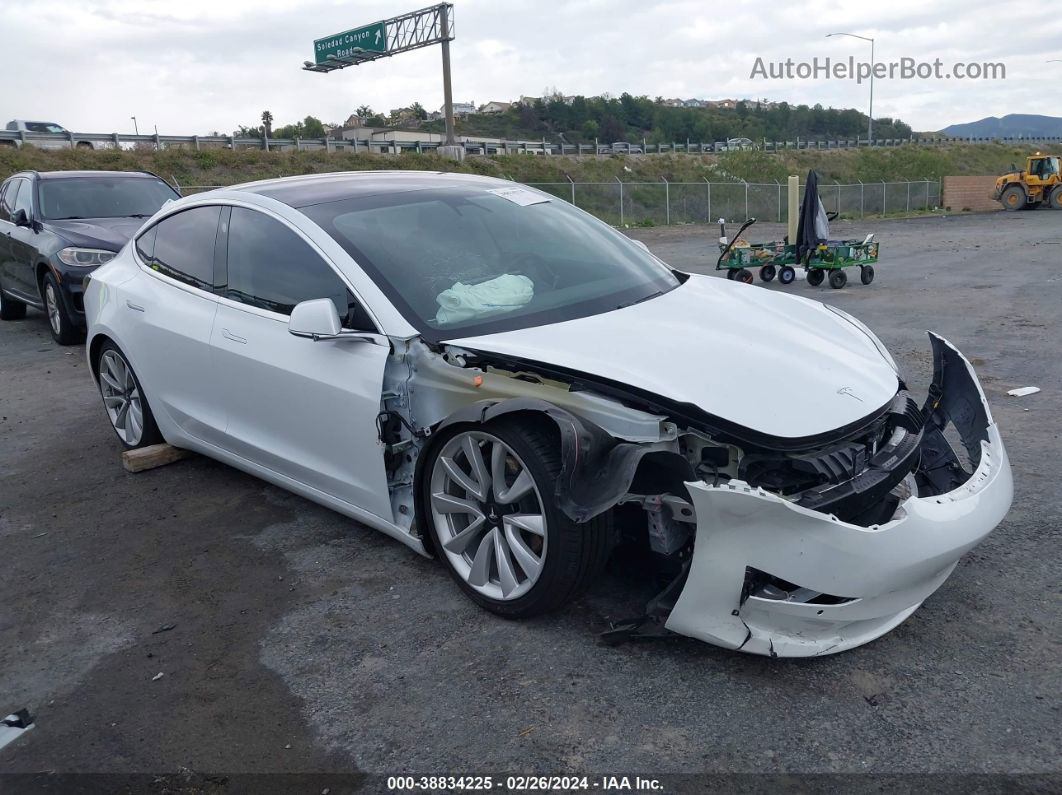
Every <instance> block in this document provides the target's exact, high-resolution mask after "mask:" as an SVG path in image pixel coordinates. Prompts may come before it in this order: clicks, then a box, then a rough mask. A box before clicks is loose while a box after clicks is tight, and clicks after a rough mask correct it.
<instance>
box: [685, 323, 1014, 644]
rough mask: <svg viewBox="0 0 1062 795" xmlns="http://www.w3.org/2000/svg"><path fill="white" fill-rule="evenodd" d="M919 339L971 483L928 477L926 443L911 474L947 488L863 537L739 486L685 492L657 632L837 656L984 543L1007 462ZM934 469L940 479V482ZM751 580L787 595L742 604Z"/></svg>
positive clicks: (980, 403) (981, 407) (692, 486)
mask: <svg viewBox="0 0 1062 795" xmlns="http://www.w3.org/2000/svg"><path fill="white" fill-rule="evenodd" d="M930 336H931V338H932V341H933V349H934V354H935V362H936V365H935V371H936V372H935V376H934V384H933V389H932V390H931V395H932V396H934V397H933V401H934V402H932V406H931V407H930V408H932V409H933V410H935V412H934V413H936V415H937V416H938V417H943V416H947V418H948V420H950V422H951V424H953V425H954V427H955V429H956V431H958V435H959V437H960V438H961V441H962V444H963V446H964V447H965V448H966V450H967V451H968V454H969V456H968V457H969V460H970V462H971V463H972V464H973V465H974V471H973V474H972V475H969V476H967V475H965V474H963V476H962V479H961V482H960V479H958V478H956V477H955V474H954V473H955V472H956V471H958V470H956V469H955V468H954V467H950V468H947V467H941V466H939V465H938V464H939V462H940V460H941V459H940V453H941V451H940V448H939V444H938V445H937V446H936V447H934V446H933V443H932V442H928V443H927V444H926V449H925V451H924V453H923V464H922V466H923V467H925V466H926V465H927V464H926V461H929V462H931V463H932V464H933V465H934V468H933V470H932V471H931V474H930V475H929V477H931V478H934V479H935V480H936V482H937V483H943V482H948V483H949V488H948V490H947V491H942V493H936V494H933V496H911V497H908V498H907V499H906V500H904V501H903V502H901V503H900V505H899V507H898V509H897V510H896V513H895V514H894V516H893V517H892V519H890V520H889V521H888V522H886V523H884V524H881V525H872V526H870V527H861V526H858V525H853V524H848V523H846V522H842V521H840V520H839V519H837V518H836V517H834V516H832V515H827V514H823V513H818V512H816V511H812V510H809V509H807V508H803V507H800V506H798V505H796V504H794V503H793V502H790V501H788V500H786V499H784V498H782V497H779V496H777V495H774V494H771V493H769V492H766V491H763V490H762V489H757V488H753V487H751V486H749V485H747V484H745V483H743V482H741V481H734V480H732V481H730V482H729V483H727V484H724V485H720V486H711V485H708V484H706V483H703V482H692V483H687V484H686V486H687V487H688V489H689V492H690V496H691V498H692V501H693V504H694V507H695V508H696V514H697V529H696V536H695V539H694V548H693V559H692V562H691V565H690V571H689V576H688V578H687V580H686V583H685V585H684V586H683V588H682V592H681V594H680V595H679V598H678V600H677V602H676V603H675V607H674V609H673V610H672V611H671V614H670V616H669V617H668V619H667V622H666V627H667V628H668V629H669V630H671V631H673V632H677V633H679V634H682V635H688V636H690V637H694V638H698V639H700V640H704V641H707V642H709V643H713V644H716V645H719V646H723V647H726V648H731V649H738V650H741V651H745V652H750V653H753V654H765V655H771V656H779V657H810V656H815V655H821V654H833V653H836V652H840V651H844V650H846V649H850V648H853V647H855V646H859V645H862V644H864V643H867V642H869V641H871V640H874V639H875V638H877V637H880V636H881V635H883V634H885V633H886V632H888V631H889V630H890V629H892V628H893V627H895V626H896V625H898V624H899V623H900V622H902V621H903V620H904V619H906V618H907V617H908V616H909V615H911V613H913V612H914V611H915V610H916V609H917V608H918V606H919V605H920V604H921V603H922V602H923V601H924V600H925V599H926V598H927V597H928V596H929V595H930V594H932V593H933V592H934V591H935V590H936V589H937V588H939V587H940V585H941V584H942V583H943V582H944V580H946V579H947V578H948V575H949V574H951V572H952V570H953V569H954V568H955V566H956V564H957V563H958V560H959V558H961V557H962V556H963V555H964V554H965V553H966V552H967V551H968V550H970V549H972V548H973V547H975V546H976V545H977V544H979V543H980V542H981V541H982V540H983V539H984V538H985V536H987V535H988V534H989V533H990V532H992V530H993V529H994V528H995V527H996V525H997V524H999V522H1000V521H1001V520H1002V519H1003V517H1004V516H1005V515H1006V513H1007V510H1008V509H1009V508H1010V503H1011V498H1012V496H1013V480H1012V478H1011V472H1010V463H1009V461H1008V459H1007V453H1006V450H1005V449H1004V447H1003V441H1002V439H1001V438H1000V436H999V429H998V428H997V426H996V424H995V422H994V421H993V419H992V415H991V412H990V410H989V408H988V402H987V401H986V399H985V395H984V392H983V390H982V389H981V386H980V384H979V383H978V381H977V377H976V375H975V374H974V371H973V368H972V367H971V366H970V363H969V362H968V361H967V360H966V359H965V357H963V356H962V354H961V353H959V351H958V350H957V349H955V347H954V346H952V345H951V344H950V343H948V342H947V341H946V340H944V339H942V338H940V337H937V336H935V335H930ZM942 412H943V413H942ZM933 438H934V439H935V440H937V442H939V441H940V440H942V439H943V436H940V435H935V434H934V435H933ZM943 469H948V474H946V475H941V474H940V472H941V471H943ZM921 491H922V493H926V492H928V491H934V489H933V488H931V487H930V488H928V489H927V488H925V487H923V488H922V489H921ZM751 570H756V571H758V572H762V573H765V574H767V575H770V576H771V577H773V578H777V579H778V580H782V581H786V582H788V583H792V584H794V585H796V586H799V588H798V589H796V590H795V591H793V592H792V593H791V594H790V595H789V596H788V597H787V598H765V597H762V596H756V595H750V594H749V593H748V590H747V587H746V578H747V574H748V572H749V571H751Z"/></svg>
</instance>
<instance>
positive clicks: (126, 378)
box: [100, 350, 144, 447]
mask: <svg viewBox="0 0 1062 795" xmlns="http://www.w3.org/2000/svg"><path fill="white" fill-rule="evenodd" d="M100 393H101V394H102V395H103V405H104V406H105V407H106V408H107V416H108V417H110V419H111V425H113V426H114V430H115V432H116V433H117V434H118V438H119V439H121V440H122V441H123V442H125V443H126V444H127V445H129V446H130V447H135V446H136V445H138V444H140V439H141V438H142V437H143V435H144V407H143V404H142V402H141V397H140V389H139V387H137V385H136V379H135V378H134V377H133V370H132V368H130V367H129V364H128V363H127V362H126V361H125V359H123V358H122V357H121V356H119V355H118V353H116V352H115V351H110V350H109V351H104V353H103V356H101V357H100Z"/></svg>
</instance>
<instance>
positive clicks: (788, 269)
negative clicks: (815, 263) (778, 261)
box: [778, 265, 796, 284]
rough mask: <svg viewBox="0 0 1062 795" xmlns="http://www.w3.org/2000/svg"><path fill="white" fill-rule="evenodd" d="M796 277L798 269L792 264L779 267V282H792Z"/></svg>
mask: <svg viewBox="0 0 1062 795" xmlns="http://www.w3.org/2000/svg"><path fill="white" fill-rule="evenodd" d="M794 279H796V271H795V270H793V267H792V266H791V265H783V266H782V267H781V268H780V269H779V271H778V282H779V283H780V284H792V283H793V280H794Z"/></svg>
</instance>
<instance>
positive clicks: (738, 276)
mask: <svg viewBox="0 0 1062 795" xmlns="http://www.w3.org/2000/svg"><path fill="white" fill-rule="evenodd" d="M734 280H735V281H739V282H741V283H742V284H752V283H753V282H754V281H756V278H755V277H754V276H753V275H752V271H750V270H748V269H747V268H742V269H741V270H739V271H738V272H737V273H735V274H734Z"/></svg>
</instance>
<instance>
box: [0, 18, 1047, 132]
mask: <svg viewBox="0 0 1062 795" xmlns="http://www.w3.org/2000/svg"><path fill="white" fill-rule="evenodd" d="M420 2H424V0H420ZM417 7H419V3H418V0H411V2H410V3H408V4H405V3H402V2H399V3H395V4H392V3H391V2H379V0H374V2H363V1H362V0H174V1H173V2H170V1H169V0H0V45H2V48H0V52H3V54H4V58H3V63H4V73H5V74H4V78H3V90H2V91H0V117H2V118H0V124H2V123H4V122H6V121H7V120H8V119H11V118H28V119H41V120H49V121H55V122H58V123H60V124H63V125H64V126H66V127H68V128H71V129H75V130H77V131H82V132H112V131H118V132H132V122H131V121H130V118H129V117H130V116H132V115H135V116H136V117H137V120H138V122H139V124H140V130H141V132H145V131H151V130H152V126H153V125H156V124H157V125H158V129H159V131H160V132H163V133H170V134H193V133H207V132H210V131H212V130H219V131H221V132H223V133H227V132H231V131H232V130H233V129H234V128H235V127H237V126H238V125H240V124H245V125H249V124H251V123H255V122H256V121H257V119H258V118H259V116H260V115H261V112H262V111H263V110H265V109H269V110H270V111H272V113H273V116H274V119H275V124H276V125H277V126H279V125H282V124H285V123H288V122H291V121H294V120H296V119H301V118H303V117H304V116H306V115H308V114H309V115H313V116H317V117H319V118H321V119H322V120H323V121H325V122H338V121H342V120H343V119H345V118H346V117H347V116H348V115H349V114H350V113H352V112H353V110H354V108H355V107H357V106H358V105H361V104H368V105H371V106H372V107H373V108H374V109H375V110H377V111H384V112H386V111H387V110H389V109H391V108H397V107H401V106H404V105H408V104H409V103H411V102H413V101H417V100H419V101H420V102H421V103H423V104H424V106H425V107H427V108H428V109H429V110H431V109H435V108H438V107H439V105H441V103H442V81H441V76H440V52H439V48H438V47H429V48H425V49H422V50H419V51H414V52H410V53H406V54H403V55H399V56H396V57H394V58H390V59H383V60H381V61H377V62H375V63H371V64H366V65H362V66H359V67H355V68H349V69H345V70H342V71H338V72H333V73H331V74H327V75H326V74H316V73H311V72H305V71H302V70H301V69H300V66H301V65H302V62H303V61H305V60H308V59H310V60H312V58H313V47H312V42H313V39H315V38H320V37H323V36H325V35H328V34H331V33H338V32H340V31H343V30H347V29H349V28H352V27H356V26H358V25H361V24H364V23H368V22H373V21H375V20H378V19H381V18H384V17H388V16H394V15H397V14H400V13H403V12H406V11H412V10H414V9H416V8H417ZM1057 11H1058V9H1057V8H1056V7H1055V5H1054V4H1049V3H1043V2H1036V1H1035V0H1007V2H1000V1H999V0H940V1H939V2H933V0H888V2H836V1H835V0H800V1H799V2H771V1H770V0H760V2H744V0H727V2H703V1H702V2H653V0H559V1H558V2H536V0H522V1H521V2H507V1H506V0H456V2H455V18H456V26H455V32H456V35H457V38H456V40H455V41H454V42H453V45H452V57H453V86H454V99H455V100H456V101H475V102H476V103H477V104H482V103H484V102H486V101H488V100H509V99H514V98H516V97H518V96H520V95H521V94H528V95H536V96H537V95H540V94H541V93H542V91H543V89H544V88H545V87H547V86H549V87H554V86H555V87H556V88H557V89H558V90H559V91H561V92H562V93H565V94H584V95H588V96H589V95H595V94H602V93H606V92H607V93H611V94H613V95H616V96H618V95H619V94H620V93H622V92H624V91H629V92H631V93H632V94H647V95H649V96H651V97H656V96H664V97H673V96H674V97H682V98H689V97H698V98H703V99H720V98H723V97H748V98H753V97H765V98H768V99H772V100H778V101H781V100H785V101H788V102H790V103H807V104H814V103H816V102H818V103H821V104H823V105H825V106H833V107H855V108H858V109H860V110H863V111H865V110H866V107H867V99H868V85H867V84H866V83H864V84H863V85H858V84H856V83H855V82H854V81H847V80H844V81H839V80H822V79H819V80H814V79H809V80H770V81H767V80H754V79H750V72H751V70H752V67H753V64H754V63H755V59H756V57H757V56H759V57H762V58H763V59H764V60H765V61H768V62H769V61H784V60H785V59H786V58H793V59H794V61H810V60H811V59H812V58H814V57H815V56H818V57H819V58H820V59H821V58H825V57H826V56H830V57H832V58H835V59H846V58H847V57H848V56H849V55H854V56H855V57H856V58H857V59H865V60H868V59H869V45H868V44H867V43H865V42H862V41H859V40H857V39H851V38H831V39H826V38H824V36H825V34H827V33H830V32H834V31H847V32H852V33H859V34H861V35H864V36H873V37H875V38H876V40H877V44H876V50H875V55H876V57H877V60H879V61H891V60H899V59H900V58H902V57H905V56H906V57H911V58H916V59H925V60H932V59H934V58H940V59H941V60H942V61H944V62H945V65H946V68H949V67H950V65H951V64H952V63H953V62H956V61H962V62H984V61H991V62H1002V63H1003V64H1005V66H1006V75H1007V79H1006V80H994V81H974V80H967V81H957V80H954V79H952V80H911V81H903V80H899V79H894V80H878V81H876V82H875V85H874V115H875V117H878V116H899V117H900V118H902V119H904V120H905V121H907V122H908V123H909V124H911V125H912V126H913V127H914V128H915V129H916V130H935V129H939V128H940V127H943V126H946V125H948V124H950V123H954V122H963V121H973V120H975V119H979V118H982V117H984V116H1002V115H1004V114H1007V113H1043V114H1047V115H1062V105H1060V100H1062V91H1060V90H1059V88H1058V86H1059V85H1062V63H1055V64H1048V63H1045V61H1047V60H1048V59H1051V58H1062V46H1060V45H1062V14H1060V13H1057Z"/></svg>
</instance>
